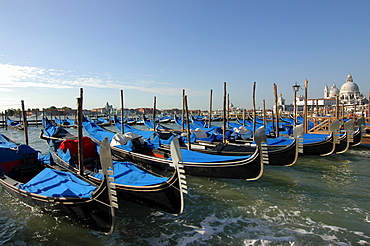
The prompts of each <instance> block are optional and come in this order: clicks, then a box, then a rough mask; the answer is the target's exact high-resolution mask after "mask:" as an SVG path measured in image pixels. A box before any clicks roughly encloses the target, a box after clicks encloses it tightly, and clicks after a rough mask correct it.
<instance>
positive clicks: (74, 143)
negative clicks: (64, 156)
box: [59, 137, 98, 159]
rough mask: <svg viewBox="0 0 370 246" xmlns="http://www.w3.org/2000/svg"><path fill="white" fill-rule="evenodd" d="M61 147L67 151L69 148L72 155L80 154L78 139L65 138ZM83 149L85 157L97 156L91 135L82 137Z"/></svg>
mask: <svg viewBox="0 0 370 246" xmlns="http://www.w3.org/2000/svg"><path fill="white" fill-rule="evenodd" d="M59 148H60V149H62V150H63V152H64V153H65V152H66V151H67V149H69V151H70V153H71V156H72V157H73V156H77V155H78V140H77V139H76V140H72V139H67V140H64V141H63V142H62V143H61V144H60V146H59ZM82 149H83V157H84V159H88V158H94V157H97V155H98V153H97V152H96V147H95V143H94V142H93V141H92V140H91V139H90V138H89V137H82Z"/></svg>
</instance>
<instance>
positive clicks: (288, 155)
mask: <svg viewBox="0 0 370 246" xmlns="http://www.w3.org/2000/svg"><path fill="white" fill-rule="evenodd" d="M145 124H147V125H148V127H149V126H152V125H151V124H150V123H145ZM116 127H117V128H118V129H119V130H120V131H121V128H122V125H116ZM124 132H134V133H136V134H139V135H141V136H144V137H145V138H149V140H148V141H150V138H152V136H153V135H155V134H158V136H159V137H160V138H161V137H162V136H163V137H164V138H166V137H167V138H168V136H166V135H168V134H173V135H176V134H178V132H176V131H174V130H171V129H169V128H167V129H158V130H157V131H143V130H138V129H136V128H133V127H131V126H127V125H124ZM161 141H162V140H161ZM165 141H166V140H165ZM186 147H187V146H185V145H184V146H183V148H186ZM298 147H299V145H298V142H297V139H296V138H294V137H277V138H267V153H268V156H269V162H268V163H267V164H268V165H279V166H291V165H293V164H295V162H296V161H297V159H298V152H299V150H298ZM158 148H159V149H168V144H162V145H160V146H159V147H158ZM191 149H192V150H194V151H198V152H202V153H207V154H213V155H232V156H243V155H250V154H253V153H254V152H255V150H256V146H255V143H253V141H249V142H246V141H239V140H236V141H235V142H227V143H224V142H209V141H200V140H199V139H197V140H196V141H195V142H192V143H191Z"/></svg>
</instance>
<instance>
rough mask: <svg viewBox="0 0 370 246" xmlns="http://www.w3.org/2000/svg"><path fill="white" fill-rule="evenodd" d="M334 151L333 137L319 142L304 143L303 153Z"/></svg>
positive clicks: (312, 153)
mask: <svg viewBox="0 0 370 246" xmlns="http://www.w3.org/2000/svg"><path fill="white" fill-rule="evenodd" d="M332 151H333V139H332V137H330V138H329V139H325V140H323V141H320V142H317V143H309V144H305V143H303V153H302V154H303V155H327V154H330V153H331V152H332Z"/></svg>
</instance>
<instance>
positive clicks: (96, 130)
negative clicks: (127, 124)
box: [82, 121, 115, 142]
mask: <svg viewBox="0 0 370 246" xmlns="http://www.w3.org/2000/svg"><path fill="white" fill-rule="evenodd" d="M82 125H83V127H84V128H85V130H86V132H87V133H88V134H89V135H91V136H92V137H94V138H95V139H97V140H98V141H100V142H101V141H103V139H104V138H105V137H108V142H111V141H112V138H113V136H114V135H115V133H114V132H110V131H107V130H104V129H103V128H101V127H100V126H98V125H97V124H96V123H94V122H91V121H83V122H82Z"/></svg>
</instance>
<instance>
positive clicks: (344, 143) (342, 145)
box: [334, 133, 349, 154]
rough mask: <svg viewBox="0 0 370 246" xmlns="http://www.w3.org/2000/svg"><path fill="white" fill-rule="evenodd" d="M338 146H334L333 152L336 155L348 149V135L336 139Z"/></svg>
mask: <svg viewBox="0 0 370 246" xmlns="http://www.w3.org/2000/svg"><path fill="white" fill-rule="evenodd" d="M338 141H339V144H335V150H334V152H335V153H337V154H340V153H344V152H346V151H347V149H348V148H349V143H348V134H347V133H345V134H343V135H342V136H340V137H339V138H338Z"/></svg>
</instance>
